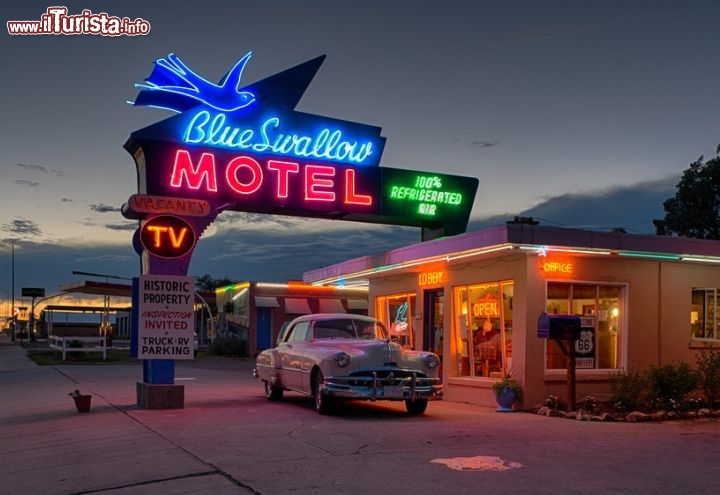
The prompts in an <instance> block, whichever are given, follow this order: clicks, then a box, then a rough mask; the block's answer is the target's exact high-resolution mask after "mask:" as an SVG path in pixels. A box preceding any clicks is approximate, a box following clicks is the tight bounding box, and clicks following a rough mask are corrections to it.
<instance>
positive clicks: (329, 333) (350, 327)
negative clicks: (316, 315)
mask: <svg viewBox="0 0 720 495" xmlns="http://www.w3.org/2000/svg"><path fill="white" fill-rule="evenodd" d="M313 337H314V338H315V339H330V338H333V337H334V338H338V337H339V338H350V339H387V338H388V333H387V330H386V329H385V327H384V326H383V324H382V323H380V322H376V321H371V320H368V321H366V320H359V319H352V318H336V319H331V320H320V321H316V322H315V325H314V327H313Z"/></svg>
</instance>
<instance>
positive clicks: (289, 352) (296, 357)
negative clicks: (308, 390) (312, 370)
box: [277, 321, 310, 390]
mask: <svg viewBox="0 0 720 495" xmlns="http://www.w3.org/2000/svg"><path fill="white" fill-rule="evenodd" d="M309 328H310V322H308V321H299V322H297V323H295V325H293V326H292V328H290V329H289V330H288V333H287V337H286V338H285V340H284V341H283V342H280V343H279V345H278V347H277V352H278V359H279V361H280V368H281V379H282V383H283V387H286V388H292V389H295V390H300V389H301V387H300V383H301V372H302V348H303V344H304V343H305V340H306V338H307V335H308V329H309Z"/></svg>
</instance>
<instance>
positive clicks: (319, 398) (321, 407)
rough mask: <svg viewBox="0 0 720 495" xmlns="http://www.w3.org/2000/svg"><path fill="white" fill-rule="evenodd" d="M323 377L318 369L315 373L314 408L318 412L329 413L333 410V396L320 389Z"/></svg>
mask: <svg viewBox="0 0 720 495" xmlns="http://www.w3.org/2000/svg"><path fill="white" fill-rule="evenodd" d="M324 380H325V377H324V376H323V374H322V371H320V370H318V372H317V374H316V375H315V410H316V411H317V412H319V413H320V414H330V413H331V412H332V410H333V406H334V405H335V404H334V401H333V398H332V397H330V396H328V395H327V394H324V393H322V392H321V391H320V389H321V388H322V384H323V381H324Z"/></svg>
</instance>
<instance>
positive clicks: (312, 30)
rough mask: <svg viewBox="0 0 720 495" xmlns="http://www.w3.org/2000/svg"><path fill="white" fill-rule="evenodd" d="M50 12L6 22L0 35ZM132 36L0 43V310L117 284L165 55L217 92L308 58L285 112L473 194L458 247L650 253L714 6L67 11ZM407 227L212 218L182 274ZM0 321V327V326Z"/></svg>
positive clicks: (288, 255) (712, 103) (697, 118)
mask: <svg viewBox="0 0 720 495" xmlns="http://www.w3.org/2000/svg"><path fill="white" fill-rule="evenodd" d="M52 5H57V4H56V3H42V2H38V1H36V0H29V1H25V2H5V3H4V4H3V7H2V8H1V9H0V11H1V12H2V17H3V20H4V21H10V20H39V19H40V17H41V15H42V14H44V13H45V12H46V10H47V8H48V7H50V6H52ZM62 5H63V6H66V7H67V8H68V11H69V13H70V14H80V13H81V12H82V10H83V9H90V10H91V11H92V12H93V13H100V12H106V13H108V14H109V15H113V16H118V17H128V18H130V19H137V18H142V19H144V20H145V21H147V22H148V23H149V24H150V26H151V31H150V33H149V35H146V36H135V37H129V36H121V37H103V36H95V35H78V36H63V35H40V36H12V35H10V34H8V33H7V31H6V32H5V33H4V34H2V35H1V36H2V42H1V43H2V44H1V46H2V50H0V67H2V71H1V72H2V79H1V82H0V84H1V86H0V88H2V91H0V100H1V101H0V108H2V118H1V119H0V149H1V150H2V155H0V160H1V162H0V239H2V240H3V242H0V300H3V298H5V297H7V295H8V294H9V292H10V291H11V267H12V265H11V248H10V245H9V243H10V242H12V243H14V245H15V294H16V297H18V296H19V294H20V288H21V287H44V288H46V291H47V293H48V294H52V293H55V292H57V289H58V287H59V286H60V285H61V284H66V283H69V282H72V281H75V280H77V279H78V278H79V277H77V276H75V275H73V274H72V272H73V271H86V272H93V273H103V274H112V275H116V276H126V277H132V276H136V275H137V274H138V272H139V267H140V264H139V260H138V256H137V254H136V253H135V251H134V250H133V249H132V245H131V237H132V234H133V232H134V230H135V229H136V228H137V222H136V221H131V220H128V219H125V218H124V217H123V216H122V215H121V214H120V212H119V210H120V207H121V206H122V204H123V203H125V202H126V201H127V200H128V198H129V196H130V195H132V194H134V193H136V192H137V179H136V172H135V165H134V162H133V160H132V158H131V157H130V155H129V154H128V153H127V152H126V151H125V150H124V149H123V144H124V142H125V141H126V139H127V138H128V136H129V135H130V133H131V132H132V131H134V130H136V129H139V128H142V127H145V126H147V125H149V124H151V123H153V122H156V121H159V120H162V119H164V118H166V117H168V116H170V114H169V113H168V112H165V111H162V110H158V109H152V108H141V107H133V106H131V105H129V104H127V101H128V100H133V99H134V98H135V96H136V94H137V89H136V88H135V87H134V84H135V83H139V82H142V81H143V79H144V78H146V77H147V76H148V75H149V74H150V72H151V70H152V67H153V61H154V60H156V59H158V58H161V57H165V56H167V55H168V54H169V53H176V54H177V55H178V56H180V57H181V58H182V59H183V61H184V62H185V63H186V64H188V65H189V66H190V67H191V68H193V70H195V71H196V72H197V73H199V74H201V75H203V76H204V77H205V78H207V79H209V80H212V81H218V80H219V79H220V78H221V77H222V76H223V75H224V74H225V73H226V72H227V71H228V70H229V69H230V68H231V67H232V66H233V65H234V64H235V62H237V61H238V60H239V59H240V58H241V57H242V56H243V55H245V54H246V53H247V52H249V51H252V53H253V55H252V58H251V59H250V61H249V62H248V64H247V66H246V68H245V71H244V73H243V81H244V82H248V83H251V82H253V81H257V80H260V79H263V78H265V77H268V76H270V75H273V74H275V73H277V72H280V71H282V70H285V69H287V68H290V67H292V66H295V65H297V64H300V63H302V62H304V61H306V60H309V59H312V58H314V57H317V56H319V55H323V54H325V55H327V58H326V60H325V62H324V63H323V65H322V66H321V67H320V70H319V71H318V73H317V75H316V76H315V78H314V79H313V81H312V83H311V84H310V86H309V88H308V90H307V91H306V93H305V95H304V97H303V99H302V100H301V101H300V104H299V105H298V107H297V110H299V111H304V112H308V113H313V114H318V115H325V116H328V117H334V118H339V119H343V120H349V121H353V122H360V123H364V124H370V125H375V126H378V127H381V128H382V136H384V137H385V138H386V139H387V143H386V146H385V151H384V154H383V156H382V160H381V166H382V165H385V166H389V167H397V168H403V169H413V170H421V171H434V172H440V173H447V174H455V175H465V176H472V177H477V178H478V179H479V181H480V186H479V190H478V193H477V196H476V198H475V203H474V208H473V213H472V216H471V222H470V229H471V230H474V229H477V228H481V227H483V226H487V225H493V224H500V223H504V222H505V221H506V220H510V219H512V217H513V216H514V215H526V216H534V217H535V218H537V219H539V220H540V221H541V223H543V224H547V225H555V226H573V227H583V228H592V229H605V230H607V229H610V228H612V227H623V228H625V229H627V231H628V232H631V233H648V234H649V233H653V225H652V219H653V218H662V217H663V216H664V211H663V208H662V202H663V200H665V199H666V198H668V197H670V196H672V195H673V194H674V191H675V185H676V184H677V182H678V180H679V178H680V174H681V173H682V171H683V170H685V169H686V168H687V167H688V165H689V164H690V163H691V162H693V161H695V160H696V159H697V158H698V157H699V156H700V155H704V156H705V157H706V158H710V157H712V156H714V154H715V149H716V146H717V145H718V143H719V142H720V112H719V111H718V110H719V108H718V107H720V66H719V65H718V63H717V62H718V43H717V36H716V33H717V26H718V25H720V3H718V2H715V1H693V0H689V1H688V0H685V1H675V2H667V1H632V2H628V1H620V0H618V1H612V0H611V1H602V2H600V1H574V2H570V1H554V0H551V1H542V2H538V1H507V2H489V1H484V0H474V1H452V0H450V1H447V2H442V3H441V2H426V1H422V0H420V1H418V0H415V1H406V0H399V1H398V0H395V1H392V2H387V1H376V0H366V1H363V2H349V1H337V0H336V1H289V0H288V1H285V0H281V1H267V0H264V1H253V0H243V1H230V0H228V1H220V0H205V1H203V2H170V1H165V0H159V1H153V2H139V1H125V2H109V1H92V2H91V1H85V2H74V1H73V2H65V3H63V4H62ZM419 239H420V232H419V230H418V229H415V228H409V227H394V226H379V225H372V224H364V223H353V222H341V221H329V220H310V219H300V218H293V217H280V216H267V215H266V216H262V215H251V214H245V213H237V212H229V213H223V214H222V215H221V216H220V217H219V219H218V221H217V222H216V223H215V224H214V225H213V226H212V227H211V228H210V229H209V230H208V231H207V232H206V233H205V234H204V237H203V238H202V239H201V240H200V241H199V243H198V247H197V249H196V251H195V255H194V257H193V262H192V264H191V266H190V275H198V276H199V275H203V274H210V275H211V276H213V277H216V278H222V277H226V276H227V277H229V278H231V279H235V280H265V281H284V280H287V279H299V278H301V277H302V273H303V272H304V271H306V270H310V269H314V268H318V267H322V266H325V265H328V264H332V263H335V262H339V261H342V260H345V259H349V258H354V257H357V256H360V255H365V254H375V253H378V252H382V251H386V250H389V249H393V248H395V247H399V246H402V245H407V244H410V243H413V242H416V241H418V240H419ZM6 307H7V305H5V306H4V307H0V316H2V315H4V314H6Z"/></svg>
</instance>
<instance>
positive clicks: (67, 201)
mask: <svg viewBox="0 0 720 495" xmlns="http://www.w3.org/2000/svg"><path fill="white" fill-rule="evenodd" d="M60 201H62V202H63V203H72V202H73V200H72V199H70V198H62V199H61V200H60Z"/></svg>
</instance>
